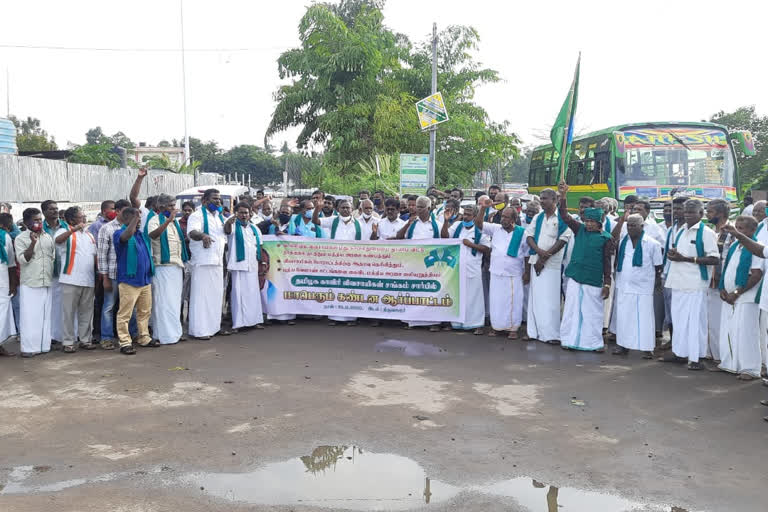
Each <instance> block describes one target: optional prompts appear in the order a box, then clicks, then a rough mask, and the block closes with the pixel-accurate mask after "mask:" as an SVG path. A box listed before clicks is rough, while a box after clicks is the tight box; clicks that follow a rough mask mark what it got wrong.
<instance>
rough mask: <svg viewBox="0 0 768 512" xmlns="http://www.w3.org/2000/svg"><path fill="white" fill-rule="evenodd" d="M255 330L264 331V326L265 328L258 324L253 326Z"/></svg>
mask: <svg viewBox="0 0 768 512" xmlns="http://www.w3.org/2000/svg"><path fill="white" fill-rule="evenodd" d="M253 328H254V329H259V330H263V329H264V326H263V325H261V324H256V325H254V326H253Z"/></svg>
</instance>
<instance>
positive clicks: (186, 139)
mask: <svg viewBox="0 0 768 512" xmlns="http://www.w3.org/2000/svg"><path fill="white" fill-rule="evenodd" d="M179 13H180V19H181V87H182V89H183V97H184V165H187V166H189V164H190V163H191V158H190V157H191V155H190V154H189V133H188V132H187V59H186V56H185V51H184V0H179ZM199 182H200V173H199V172H198V170H197V169H195V186H197V185H198V184H199Z"/></svg>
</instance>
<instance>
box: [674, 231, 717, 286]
mask: <svg viewBox="0 0 768 512" xmlns="http://www.w3.org/2000/svg"><path fill="white" fill-rule="evenodd" d="M699 229H703V230H704V232H703V233H702V237H701V241H702V243H703V245H704V256H707V257H708V256H713V257H715V258H719V257H720V251H718V250H717V236H716V235H715V232H714V231H712V230H711V229H710V228H708V227H706V226H705V225H704V224H702V223H701V222H697V223H696V224H694V225H693V226H691V227H690V228H689V227H688V225H687V224H685V225H683V227H682V228H680V231H678V233H677V234H675V235H673V236H674V238H673V239H672V240H671V241H670V246H673V247H674V246H675V239H677V237H678V236H680V239H679V240H678V241H677V245H676V248H677V251H678V252H679V253H680V254H681V255H683V256H685V257H687V258H695V257H697V256H698V254H697V253H696V234H697V233H698V231H699ZM667 262H668V263H669V273H668V274H667V281H666V283H665V285H664V286H665V287H667V288H672V289H673V290H706V289H707V288H709V280H710V279H712V272H713V271H714V267H707V272H708V274H709V279H706V280H704V279H702V278H701V273H700V272H699V265H697V264H694V263H688V262H682V261H670V260H669V258H667Z"/></svg>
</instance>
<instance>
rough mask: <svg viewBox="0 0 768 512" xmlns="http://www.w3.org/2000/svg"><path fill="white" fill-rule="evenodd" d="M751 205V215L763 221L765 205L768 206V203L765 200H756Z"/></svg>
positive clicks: (758, 220)
mask: <svg viewBox="0 0 768 512" xmlns="http://www.w3.org/2000/svg"><path fill="white" fill-rule="evenodd" d="M753 206H754V208H753V209H752V216H753V217H754V218H755V220H756V221H757V222H763V220H764V219H765V207H766V206H768V203H766V202H765V201H757V202H756V203H755V204H754V205H753Z"/></svg>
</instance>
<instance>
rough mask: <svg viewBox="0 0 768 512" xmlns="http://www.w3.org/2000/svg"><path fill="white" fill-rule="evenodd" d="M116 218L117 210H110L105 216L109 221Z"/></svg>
mask: <svg viewBox="0 0 768 512" xmlns="http://www.w3.org/2000/svg"><path fill="white" fill-rule="evenodd" d="M116 217H117V212H116V211H115V210H110V211H108V212H107V213H105V214H104V218H105V219H107V220H115V218H116Z"/></svg>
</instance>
